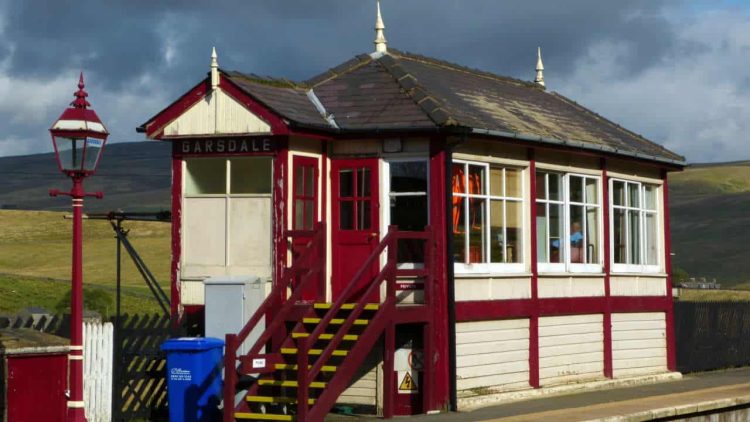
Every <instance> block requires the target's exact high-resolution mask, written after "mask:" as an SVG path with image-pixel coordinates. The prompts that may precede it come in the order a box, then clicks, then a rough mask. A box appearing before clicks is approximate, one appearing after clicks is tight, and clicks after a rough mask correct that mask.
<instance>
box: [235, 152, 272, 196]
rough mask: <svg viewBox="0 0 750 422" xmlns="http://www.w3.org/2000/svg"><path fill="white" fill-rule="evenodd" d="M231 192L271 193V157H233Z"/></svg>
mask: <svg viewBox="0 0 750 422" xmlns="http://www.w3.org/2000/svg"><path fill="white" fill-rule="evenodd" d="M229 161H230V167H231V171H230V173H231V175H230V181H231V187H230V193H236V194H264V193H266V194H268V193H271V157H247V158H232V159H230V160H229Z"/></svg>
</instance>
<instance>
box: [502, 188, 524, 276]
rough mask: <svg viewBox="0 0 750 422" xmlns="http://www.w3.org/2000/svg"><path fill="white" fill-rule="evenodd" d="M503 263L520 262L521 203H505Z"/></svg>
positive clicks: (521, 234) (521, 235) (521, 233)
mask: <svg viewBox="0 0 750 422" xmlns="http://www.w3.org/2000/svg"><path fill="white" fill-rule="evenodd" d="M505 209H506V214H505V224H506V227H505V235H506V240H505V262H521V254H522V253H523V251H522V250H521V239H522V238H523V231H522V228H523V207H522V206H521V202H513V201H506V202H505Z"/></svg>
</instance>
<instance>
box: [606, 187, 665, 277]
mask: <svg viewBox="0 0 750 422" xmlns="http://www.w3.org/2000/svg"><path fill="white" fill-rule="evenodd" d="M608 182H609V221H610V224H609V239H610V241H609V248H610V266H611V267H610V268H611V272H613V273H646V274H655V273H660V272H661V271H662V264H663V262H664V258H663V252H664V246H663V242H662V230H663V223H662V221H661V218H662V213H663V212H664V210H663V207H662V206H661V203H662V201H661V198H662V196H661V195H662V185H661V184H659V183H650V182H644V181H639V180H628V179H623V178H619V177H610V178H609V181H608ZM615 182H622V183H625V191H626V194H625V201H626V204H628V205H615V195H614V194H613V193H614V184H615ZM629 184H630V185H636V186H637V189H638V200H639V202H640V207H632V206H630V205H629V202H630V197H629V195H628V194H627V189H628V185H629ZM646 185H648V186H651V187H653V188H654V191H655V192H654V193H655V204H654V209H653V210H649V209H646V189H645V186H646ZM615 209H620V210H626V211H636V212H638V224H639V226H640V230H639V236H640V242H641V244H640V245H639V246H640V249H639V252H640V255H641V262H644V263H643V264H628V263H624V264H623V263H617V262H615V218H614V216H615ZM646 214H651V215H654V217H655V221H656V227H655V229H654V230H655V231H656V232H655V233H654V236H655V242H656V264H645V262H646V254H647V251H646V246H647V243H646V224H645V222H646ZM625 224H626V229H625V234H626V235H627V236H628V237H629V236H630V230H629V225H630V220H629V219H628V218H625ZM628 246H629V245H628V244H627V243H626V251H627V253H628V255H629V254H630V251H629V247H628Z"/></svg>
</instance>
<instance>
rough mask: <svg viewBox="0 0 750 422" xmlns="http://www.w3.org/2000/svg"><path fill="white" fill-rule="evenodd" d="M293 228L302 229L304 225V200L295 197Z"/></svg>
mask: <svg viewBox="0 0 750 422" xmlns="http://www.w3.org/2000/svg"><path fill="white" fill-rule="evenodd" d="M294 229H295V230H304V229H306V227H305V201H303V200H302V199H297V200H296V201H294Z"/></svg>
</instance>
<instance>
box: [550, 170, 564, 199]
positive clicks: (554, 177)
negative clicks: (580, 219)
mask: <svg viewBox="0 0 750 422" xmlns="http://www.w3.org/2000/svg"><path fill="white" fill-rule="evenodd" d="M548 178H549V199H551V200H553V201H561V200H562V176H561V175H559V174H555V173H549V174H548Z"/></svg>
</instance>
